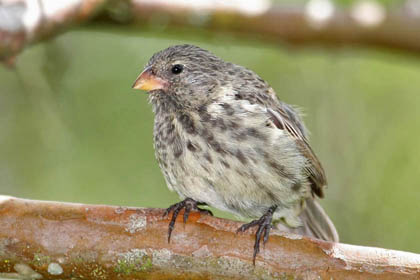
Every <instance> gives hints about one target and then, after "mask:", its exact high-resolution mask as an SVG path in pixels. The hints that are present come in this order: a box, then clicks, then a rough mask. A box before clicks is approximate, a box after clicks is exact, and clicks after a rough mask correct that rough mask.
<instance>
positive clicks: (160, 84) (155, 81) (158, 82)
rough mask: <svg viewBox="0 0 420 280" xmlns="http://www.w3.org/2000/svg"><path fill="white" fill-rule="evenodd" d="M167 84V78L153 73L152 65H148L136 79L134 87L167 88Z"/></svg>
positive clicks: (145, 88)
mask: <svg viewBox="0 0 420 280" xmlns="http://www.w3.org/2000/svg"><path fill="white" fill-rule="evenodd" d="M167 84H168V83H167V82H166V81H165V80H163V79H161V78H159V77H157V76H156V75H154V74H153V73H152V68H151V67H147V68H146V69H144V70H143V72H141V74H140V75H139V76H138V77H137V79H136V80H135V81H134V84H133V86H132V88H133V89H142V90H147V91H151V90H156V89H165V88H166V87H167Z"/></svg>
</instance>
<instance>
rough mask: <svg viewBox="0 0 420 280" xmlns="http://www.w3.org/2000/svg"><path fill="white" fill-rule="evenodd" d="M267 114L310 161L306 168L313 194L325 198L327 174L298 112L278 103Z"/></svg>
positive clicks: (268, 109)
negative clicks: (309, 141) (292, 139)
mask: <svg viewBox="0 0 420 280" xmlns="http://www.w3.org/2000/svg"><path fill="white" fill-rule="evenodd" d="M276 103H277V102H276ZM267 112H268V114H269V115H270V119H271V121H272V122H273V123H274V125H275V126H276V127H277V128H279V129H283V130H285V131H287V132H288V133H289V134H290V136H292V137H293V138H294V139H295V140H296V143H297V144H298V147H299V149H300V151H301V152H302V154H303V155H304V156H305V157H306V158H307V159H308V163H309V164H308V166H306V171H307V172H308V177H309V179H310V181H311V183H312V184H311V188H312V192H313V193H315V194H316V195H317V196H319V197H323V196H324V194H323V188H324V187H325V186H326V184H327V180H326V176H325V172H324V169H323V168H322V165H321V163H320V162H319V160H318V158H317V157H316V155H315V153H314V152H313V150H312V148H311V147H310V146H309V143H308V138H307V135H306V134H307V133H306V129H305V127H304V125H303V122H302V121H301V119H300V117H299V114H298V112H296V111H295V109H293V108H292V107H291V106H289V105H287V104H285V103H282V102H278V103H277V104H276V106H275V107H272V106H270V108H267Z"/></svg>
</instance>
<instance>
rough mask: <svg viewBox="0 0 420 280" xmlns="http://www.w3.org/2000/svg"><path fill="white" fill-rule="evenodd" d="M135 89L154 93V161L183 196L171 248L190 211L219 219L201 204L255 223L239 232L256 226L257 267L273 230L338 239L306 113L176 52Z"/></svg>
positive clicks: (204, 55) (192, 51) (255, 82)
mask: <svg viewBox="0 0 420 280" xmlns="http://www.w3.org/2000/svg"><path fill="white" fill-rule="evenodd" d="M133 88H135V89H143V90H147V91H149V93H150V102H151V104H152V106H153V111H154V113H155V123H154V145H155V151H156V157H157V160H158V162H159V165H160V168H161V169H162V172H163V175H164V177H165V179H166V182H167V184H168V187H169V189H171V190H175V191H176V192H177V193H178V194H179V196H180V197H181V198H182V199H184V200H183V201H182V202H179V203H176V204H174V205H172V206H171V207H169V208H168V209H167V211H166V214H169V213H170V212H173V215H172V219H171V222H170V224H169V232H168V241H169V240H170V237H171V233H172V230H173V228H174V225H175V220H176V217H177V215H178V214H179V212H180V211H181V210H182V209H184V210H185V211H184V222H186V221H187V219H188V215H189V213H190V211H192V210H195V211H205V212H207V213H210V214H211V212H210V211H208V210H204V209H200V208H198V206H200V205H209V206H212V207H215V208H218V209H221V210H224V211H229V212H232V213H234V214H236V215H238V216H241V217H246V218H253V219H256V220H254V221H252V222H250V223H248V224H244V225H243V226H242V227H240V228H239V229H238V232H241V231H245V230H247V229H248V228H250V227H254V226H256V227H257V232H256V237H255V246H254V256H253V259H254V263H255V258H256V255H257V254H258V252H259V250H260V241H261V239H263V242H267V240H268V236H269V231H270V229H271V227H272V225H273V224H279V226H280V227H281V228H282V229H288V230H289V231H293V232H296V233H301V234H304V235H309V236H313V237H316V238H320V239H324V240H331V241H337V240H338V235H337V232H336V230H335V228H334V225H333V224H332V222H331V221H330V219H329V218H328V216H327V215H326V214H325V212H324V211H323V209H322V208H321V207H320V206H319V204H318V203H317V202H316V200H315V199H316V197H323V189H324V187H325V186H326V178H325V173H324V170H323V168H322V166H321V163H320V162H319V161H318V159H317V157H316V156H315V154H314V152H313V151H312V149H311V147H310V146H309V143H308V137H307V131H306V129H305V126H304V124H303V122H302V120H301V118H300V116H299V113H298V111H297V110H296V109H295V108H293V107H292V106H290V105H287V104H285V103H283V102H281V101H279V100H278V99H277V96H276V94H275V92H274V90H273V89H272V88H271V87H270V86H269V85H268V84H267V83H266V82H265V81H264V80H263V79H261V78H260V77H259V76H258V75H257V74H255V73H254V72H252V71H251V70H248V69H246V68H244V67H242V66H239V65H235V64H233V63H230V62H225V61H223V60H222V59H220V58H218V57H216V56H215V55H213V54H212V53H210V52H208V51H206V50H203V49H201V48H199V47H196V46H192V45H178V46H172V47H169V48H167V49H165V50H163V51H160V52H158V53H156V54H155V55H153V57H152V58H151V59H150V61H149V63H148V64H147V66H146V68H145V69H144V71H143V72H142V73H141V74H140V76H139V77H138V78H137V80H136V81H135V83H134V85H133ZM278 222H281V223H278Z"/></svg>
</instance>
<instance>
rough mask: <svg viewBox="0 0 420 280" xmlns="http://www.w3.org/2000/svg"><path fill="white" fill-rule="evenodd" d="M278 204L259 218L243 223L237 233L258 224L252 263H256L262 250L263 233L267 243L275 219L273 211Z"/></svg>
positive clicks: (264, 241) (264, 240)
mask: <svg viewBox="0 0 420 280" xmlns="http://www.w3.org/2000/svg"><path fill="white" fill-rule="evenodd" d="M276 208H277V206H273V207H270V208H269V209H268V211H267V212H266V213H265V214H264V215H262V217H261V218H259V219H258V220H253V221H251V222H250V223H248V224H243V225H242V226H241V227H240V228H238V230H237V231H236V233H239V232H244V231H246V230H248V229H249V228H251V227H255V226H258V229H257V232H256V233H255V243H254V254H253V256H252V263H253V264H254V265H255V259H256V257H257V254H258V253H259V252H260V242H261V235H262V237H263V245H265V243H267V241H268V236H269V235H270V230H271V228H272V225H271V221H272V219H273V213H274V211H275V210H276Z"/></svg>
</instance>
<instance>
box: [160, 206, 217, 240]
mask: <svg viewBox="0 0 420 280" xmlns="http://www.w3.org/2000/svg"><path fill="white" fill-rule="evenodd" d="M202 205H207V204H206V203H204V202H197V201H195V200H194V199H192V198H186V199H184V200H183V201H181V202H178V203H175V204H173V205H171V206H169V208H168V209H166V211H165V213H164V214H163V217H166V216H168V215H169V214H170V213H171V212H173V214H172V218H171V221H170V222H169V229H168V243H169V242H170V241H171V234H172V231H173V229H174V228H175V221H176V218H177V217H178V214H179V212H180V211H181V210H182V209H185V211H184V224H185V223H186V222H187V220H188V216H189V215H190V212H191V210H194V211H198V212H200V213H204V214H207V215H211V216H213V213H212V212H211V211H210V210H207V209H200V208H198V206H202Z"/></svg>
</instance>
